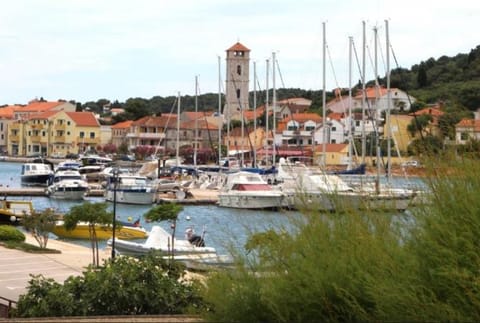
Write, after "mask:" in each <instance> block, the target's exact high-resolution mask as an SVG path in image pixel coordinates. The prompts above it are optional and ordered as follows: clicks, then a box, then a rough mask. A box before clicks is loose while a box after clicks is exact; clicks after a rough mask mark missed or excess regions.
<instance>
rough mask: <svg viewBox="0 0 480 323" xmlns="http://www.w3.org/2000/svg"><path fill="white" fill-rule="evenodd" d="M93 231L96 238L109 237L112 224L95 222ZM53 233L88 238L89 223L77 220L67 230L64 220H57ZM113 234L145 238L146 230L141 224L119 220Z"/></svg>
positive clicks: (67, 236) (119, 236) (127, 238)
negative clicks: (77, 221) (73, 226)
mask: <svg viewBox="0 0 480 323" xmlns="http://www.w3.org/2000/svg"><path fill="white" fill-rule="evenodd" d="M95 232H96V235H97V239H99V240H107V239H110V238H111V237H112V234H113V230H112V225H110V224H109V225H104V224H95ZM53 233H54V234H55V235H56V236H57V237H60V238H67V239H89V238H90V231H89V223H88V222H79V223H78V224H77V226H76V227H75V229H73V230H70V231H69V230H67V229H66V228H65V226H64V221H61V220H59V221H57V222H56V223H55V226H54V228H53ZM115 236H116V237H118V238H119V239H124V240H129V239H145V238H147V237H148V232H147V231H146V230H145V229H144V228H143V227H141V226H135V225H128V224H125V223H121V222H119V223H118V226H116V228H115Z"/></svg>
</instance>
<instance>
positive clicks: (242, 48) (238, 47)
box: [227, 42, 250, 52]
mask: <svg viewBox="0 0 480 323" xmlns="http://www.w3.org/2000/svg"><path fill="white" fill-rule="evenodd" d="M227 51H228V52H232V51H243V52H249V51H250V49H248V48H247V47H245V46H244V45H242V44H240V42H237V43H236V44H235V45H233V46H232V47H230V48H229V49H227Z"/></svg>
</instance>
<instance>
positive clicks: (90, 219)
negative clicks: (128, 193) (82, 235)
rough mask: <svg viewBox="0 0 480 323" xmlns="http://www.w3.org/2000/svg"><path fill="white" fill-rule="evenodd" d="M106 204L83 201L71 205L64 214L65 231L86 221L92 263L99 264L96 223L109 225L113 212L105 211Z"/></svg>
mask: <svg viewBox="0 0 480 323" xmlns="http://www.w3.org/2000/svg"><path fill="white" fill-rule="evenodd" d="M107 208H108V204H107V203H105V202H102V203H90V202H85V203H83V204H81V205H75V206H73V207H72V208H71V209H70V211H69V212H68V213H67V214H65V216H64V226H65V229H66V230H67V231H71V230H74V229H75V228H76V227H77V224H78V223H79V222H86V223H88V232H89V236H90V243H91V248H92V263H93V265H94V266H98V265H99V255H98V239H97V233H96V225H97V224H103V225H109V224H111V223H112V217H113V213H112V212H108V211H107Z"/></svg>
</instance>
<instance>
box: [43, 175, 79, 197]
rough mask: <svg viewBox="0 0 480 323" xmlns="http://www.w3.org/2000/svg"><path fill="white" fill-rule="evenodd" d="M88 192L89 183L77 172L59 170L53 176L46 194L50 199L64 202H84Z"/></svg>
mask: <svg viewBox="0 0 480 323" xmlns="http://www.w3.org/2000/svg"><path fill="white" fill-rule="evenodd" d="M87 191H88V183H87V181H85V180H84V179H83V177H82V175H80V173H79V172H78V171H77V170H73V169H70V170H58V171H56V172H55V174H54V175H53V181H52V183H51V185H49V186H48V187H47V190H46V193H47V195H48V196H49V197H52V198H57V199H64V200H82V199H83V198H84V197H85V194H86V192H87Z"/></svg>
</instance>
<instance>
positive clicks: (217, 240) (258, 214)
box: [0, 162, 297, 252]
mask: <svg viewBox="0 0 480 323" xmlns="http://www.w3.org/2000/svg"><path fill="white" fill-rule="evenodd" d="M20 170H21V164H20V163H11V162H0V185H2V186H7V185H8V186H9V187H16V188H20V187H21V184H20ZM12 198H14V199H16V198H18V199H31V200H32V201H33V205H34V207H35V209H38V210H42V209H45V208H54V209H56V210H58V211H59V212H62V213H66V212H68V210H69V209H70V207H72V206H74V205H78V204H80V203H82V202H77V201H75V202H74V201H62V200H55V199H50V198H48V197H12ZM87 201H90V202H92V203H94V202H103V201H104V200H103V198H101V197H91V198H87ZM150 207H151V206H145V205H140V206H139V205H126V204H117V206H116V215H117V218H118V219H120V220H123V221H127V220H128V219H129V218H131V219H133V220H136V219H137V218H139V217H140V219H141V223H142V225H143V227H145V229H146V230H147V231H149V230H150V229H151V227H152V225H158V223H146V222H145V221H144V219H143V217H142V216H143V214H145V213H146V212H147V211H148V210H149V209H150ZM110 210H113V204H112V205H111V206H110ZM295 215H297V213H296V212H291V211H290V212H283V211H282V212H274V211H252V210H235V209H228V208H221V207H217V206H215V205H186V206H184V209H183V211H182V212H181V213H180V214H179V218H178V222H177V236H179V237H181V238H182V237H183V234H184V232H185V230H186V229H187V228H188V227H193V228H194V229H195V231H196V232H197V233H198V234H201V233H202V232H203V230H204V229H205V230H206V234H205V240H206V243H207V245H208V246H211V247H215V248H217V250H218V251H219V252H225V251H226V249H227V247H228V246H229V245H230V244H231V243H233V244H234V245H235V246H237V247H242V246H243V245H244V243H245V241H246V239H247V236H248V234H249V232H252V231H256V232H258V231H264V230H267V229H268V228H272V227H279V226H282V225H286V224H287V223H288V218H289V217H291V216H295ZM160 225H161V226H162V227H164V228H166V229H168V226H169V224H168V223H160ZM52 238H53V239H56V237H55V236H53V237H52ZM69 241H70V242H73V243H78V244H82V245H85V246H88V245H89V244H88V241H82V240H69ZM140 241H142V240H140ZM101 247H103V248H104V247H105V242H103V243H102V245H101Z"/></svg>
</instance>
